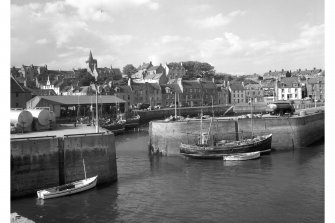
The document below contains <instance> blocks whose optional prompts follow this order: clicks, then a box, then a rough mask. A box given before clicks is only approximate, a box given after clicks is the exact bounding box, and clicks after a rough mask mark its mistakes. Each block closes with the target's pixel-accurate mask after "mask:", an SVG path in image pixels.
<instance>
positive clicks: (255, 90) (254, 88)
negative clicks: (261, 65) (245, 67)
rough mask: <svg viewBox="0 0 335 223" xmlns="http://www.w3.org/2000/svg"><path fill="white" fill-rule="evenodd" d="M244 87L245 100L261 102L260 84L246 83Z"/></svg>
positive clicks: (262, 95) (262, 99)
mask: <svg viewBox="0 0 335 223" xmlns="http://www.w3.org/2000/svg"><path fill="white" fill-rule="evenodd" d="M244 88H245V102H251V101H253V102H263V101H264V94H263V88H262V86H261V85H260V84H247V85H245V86H244Z"/></svg>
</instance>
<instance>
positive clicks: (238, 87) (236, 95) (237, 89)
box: [228, 81, 247, 104]
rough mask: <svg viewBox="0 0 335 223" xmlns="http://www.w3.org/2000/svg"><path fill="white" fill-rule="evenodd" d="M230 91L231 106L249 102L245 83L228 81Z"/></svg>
mask: <svg viewBox="0 0 335 223" xmlns="http://www.w3.org/2000/svg"><path fill="white" fill-rule="evenodd" d="M228 89H229V94H230V97H229V98H230V102H229V104H238V103H245V102H247V101H246V99H245V88H244V83H243V82H238V81H236V82H231V83H230V82H229V81H228Z"/></svg>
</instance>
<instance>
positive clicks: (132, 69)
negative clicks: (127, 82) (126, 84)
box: [122, 64, 137, 77]
mask: <svg viewBox="0 0 335 223" xmlns="http://www.w3.org/2000/svg"><path fill="white" fill-rule="evenodd" d="M122 72H123V74H126V75H127V76H128V77H130V76H131V75H132V74H135V73H136V72H137V69H136V68H135V67H134V66H133V65H132V64H127V65H126V66H124V67H123V69H122Z"/></svg>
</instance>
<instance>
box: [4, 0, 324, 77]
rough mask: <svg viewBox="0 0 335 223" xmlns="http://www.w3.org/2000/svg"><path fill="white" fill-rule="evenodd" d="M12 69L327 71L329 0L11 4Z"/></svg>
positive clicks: (16, 0)
mask: <svg viewBox="0 0 335 223" xmlns="http://www.w3.org/2000/svg"><path fill="white" fill-rule="evenodd" d="M10 22H11V24H10V28H11V39H10V40H11V47H10V48H11V66H21V65H22V64H25V65H30V64H34V65H44V64H46V65H48V68H49V69H59V68H61V69H64V70H66V69H72V68H79V67H85V66H86V64H85V60H86V59H87V58H88V55H89V51H90V50H92V53H93V57H94V58H95V59H97V60H98V67H110V65H112V66H113V67H118V68H121V69H122V68H123V67H124V66H125V65H126V64H133V65H134V66H135V67H137V66H138V65H139V64H142V63H143V62H149V61H152V62H153V63H154V65H159V64H160V63H162V64H164V63H165V62H167V63H169V62H179V61H188V60H196V61H201V62H208V63H210V64H212V65H213V66H214V67H215V70H216V71H217V72H228V73H234V74H249V73H254V72H256V73H264V72H266V71H268V70H275V69H277V70H278V69H282V68H284V69H291V70H296V69H298V68H301V69H305V68H308V69H311V68H313V67H317V68H322V69H323V68H324V1H322V0H308V1H306V0H280V1H279V0H231V1H227V0H212V1H203V0H201V1H200V0H169V1H162V0H92V1H88V0H64V1H47V0H31V1H29V0H12V1H11V21H10Z"/></svg>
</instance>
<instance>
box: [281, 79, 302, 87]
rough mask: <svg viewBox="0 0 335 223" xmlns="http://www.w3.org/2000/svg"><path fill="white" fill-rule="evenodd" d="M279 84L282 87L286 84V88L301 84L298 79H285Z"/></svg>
mask: <svg viewBox="0 0 335 223" xmlns="http://www.w3.org/2000/svg"><path fill="white" fill-rule="evenodd" d="M278 83H279V84H280V86H281V87H282V84H284V87H287V88H291V87H293V84H299V79H298V78H297V77H283V78H282V79H281V80H280V82H278Z"/></svg>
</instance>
